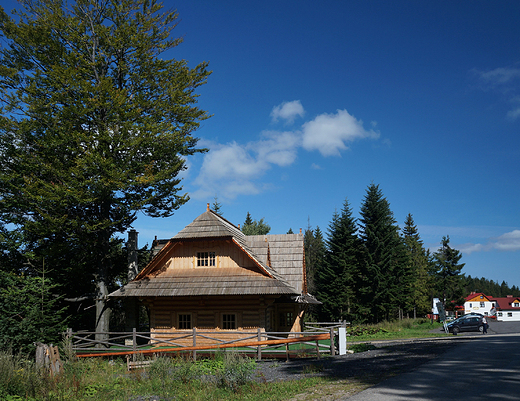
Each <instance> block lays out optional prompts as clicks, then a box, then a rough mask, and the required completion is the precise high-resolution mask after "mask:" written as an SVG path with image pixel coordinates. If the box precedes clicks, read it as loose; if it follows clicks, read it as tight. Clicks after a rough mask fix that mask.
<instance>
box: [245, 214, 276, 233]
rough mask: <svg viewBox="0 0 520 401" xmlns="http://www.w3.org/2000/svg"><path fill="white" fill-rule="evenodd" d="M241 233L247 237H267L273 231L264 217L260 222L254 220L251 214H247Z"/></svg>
mask: <svg viewBox="0 0 520 401" xmlns="http://www.w3.org/2000/svg"><path fill="white" fill-rule="evenodd" d="M241 231H242V232H243V233H244V234H245V235H266V234H268V233H269V231H271V226H270V225H269V224H267V223H266V222H264V218H263V217H262V218H261V219H260V220H253V219H252V218H251V214H250V213H249V212H247V215H246V220H245V221H244V224H243V225H242V227H241Z"/></svg>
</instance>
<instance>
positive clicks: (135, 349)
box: [132, 327, 137, 362]
mask: <svg viewBox="0 0 520 401" xmlns="http://www.w3.org/2000/svg"><path fill="white" fill-rule="evenodd" d="M132 350H133V351H134V354H133V355H132V356H133V360H134V362H135V355H136V352H137V335H136V333H135V327H134V328H133V331H132Z"/></svg>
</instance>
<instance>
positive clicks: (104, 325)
mask: <svg viewBox="0 0 520 401" xmlns="http://www.w3.org/2000/svg"><path fill="white" fill-rule="evenodd" d="M107 295H108V288H107V285H106V282H105V277H103V276H101V277H98V279H97V280H96V336H95V339H96V341H108V337H109V336H108V332H109V331H110V309H109V308H108V306H107V301H108V298H107ZM96 346H97V347H101V345H99V344H98V345H96Z"/></svg>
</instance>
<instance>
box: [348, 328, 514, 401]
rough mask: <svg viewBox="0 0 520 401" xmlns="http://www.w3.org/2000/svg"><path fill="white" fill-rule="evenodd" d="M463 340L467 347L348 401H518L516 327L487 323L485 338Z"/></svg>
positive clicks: (476, 337) (382, 383)
mask: <svg viewBox="0 0 520 401" xmlns="http://www.w3.org/2000/svg"><path fill="white" fill-rule="evenodd" d="M468 334H470V335H471V336H473V338H472V340H471V341H467V342H466V341H465V342H464V343H463V344H461V345H460V346H457V347H455V348H453V349H452V350H451V351H449V352H447V353H445V354H443V355H441V356H439V357H438V358H436V359H435V360H433V361H431V362H428V363H426V364H424V365H422V366H421V367H419V368H418V369H417V370H415V371H413V372H409V373H405V374H402V375H399V376H395V377H393V378H390V379H388V380H386V381H384V382H381V383H379V384H378V385H376V386H374V387H371V388H369V389H367V390H365V391H362V392H361V393H358V394H356V395H354V396H352V397H349V398H348V400H349V401H380V400H384V401H397V400H431V401H437V400H439V401H440V400H443V401H444V400H448V399H460V400H519V399H520V369H519V365H520V322H495V321H491V322H490V328H489V334H487V335H484V334H479V333H468ZM345 399H347V398H345Z"/></svg>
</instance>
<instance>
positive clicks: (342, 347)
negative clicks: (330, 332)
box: [338, 327, 347, 355]
mask: <svg viewBox="0 0 520 401" xmlns="http://www.w3.org/2000/svg"><path fill="white" fill-rule="evenodd" d="M338 335H339V354H340V355H345V354H346V353H347V328H346V327H340V328H339V333H338Z"/></svg>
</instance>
